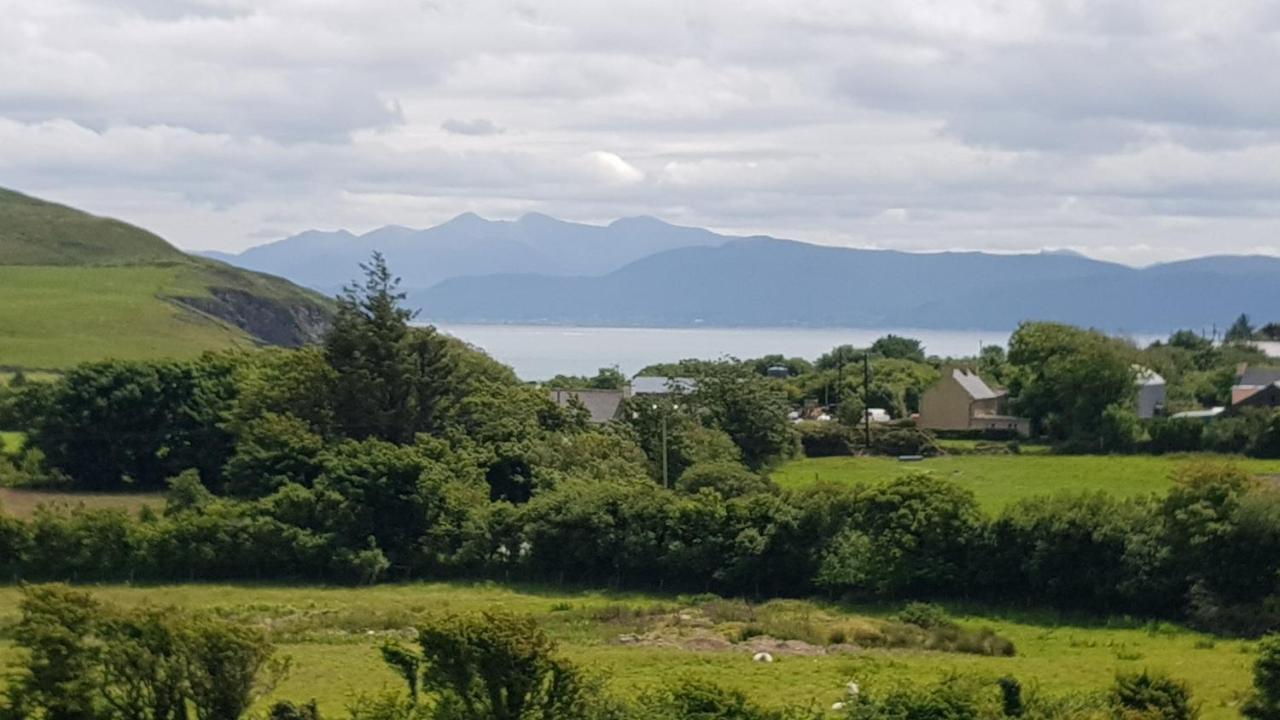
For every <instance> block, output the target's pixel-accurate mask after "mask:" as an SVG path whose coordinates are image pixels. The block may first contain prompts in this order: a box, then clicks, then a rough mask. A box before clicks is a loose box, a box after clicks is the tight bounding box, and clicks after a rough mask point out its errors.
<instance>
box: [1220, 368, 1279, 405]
mask: <svg viewBox="0 0 1280 720" xmlns="http://www.w3.org/2000/svg"><path fill="white" fill-rule="evenodd" d="M1277 407H1280V368H1260V367H1250V366H1249V365H1248V364H1242V365H1241V366H1240V367H1239V369H1238V370H1237V371H1236V384H1235V385H1234V386H1232V388H1231V410H1232V411H1238V410H1244V409H1247V408H1277Z"/></svg>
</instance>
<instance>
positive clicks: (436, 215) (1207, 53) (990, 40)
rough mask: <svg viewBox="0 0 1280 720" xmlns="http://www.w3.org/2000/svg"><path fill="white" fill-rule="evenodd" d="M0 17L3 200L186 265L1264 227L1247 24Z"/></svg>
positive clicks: (344, 7)
mask: <svg viewBox="0 0 1280 720" xmlns="http://www.w3.org/2000/svg"><path fill="white" fill-rule="evenodd" d="M0 1H2V0H0ZM5 7H6V22H4V23H0V177H2V178H4V182H5V183H6V184H12V185H15V186H17V187H18V188H19V189H26V190H30V191H35V192H39V191H45V192H48V193H50V194H53V195H55V196H58V197H65V198H68V199H74V200H76V201H78V202H83V203H85V204H86V205H87V206H88V207H89V209H91V210H94V211H97V212H102V213H111V214H122V215H124V216H125V217H127V218H128V219H131V220H134V221H137V222H142V223H143V224H152V225H154V226H155V228H156V229H157V230H161V231H164V232H166V234H169V235H170V236H171V237H172V238H173V239H174V240H175V241H177V242H179V243H182V244H185V245H187V246H200V247H225V248H232V247H242V246H244V245H245V244H248V243H250V242H255V241H257V240H259V239H260V238H258V237H255V236H254V234H253V231H252V230H246V229H245V228H271V229H272V230H273V231H275V230H277V229H279V230H280V231H281V234H284V233H285V232H286V231H287V232H292V231H293V230H300V229H303V228H304V227H307V226H323V227H342V226H351V227H352V228H353V229H361V228H363V229H368V228H369V227H372V226H376V225H382V224H387V223H400V224H406V225H416V226H420V225H425V224H429V223H430V222H432V221H438V220H442V219H445V218H447V217H450V216H452V215H455V214H457V212H459V211H461V210H463V209H467V210H475V211H477V212H482V213H486V212H487V213H494V214H498V215H499V216H510V215H512V214H519V213H520V212H524V211H528V210H537V211H543V212H548V213H551V214H557V215H562V216H566V217H569V218H571V219H582V220H593V221H601V220H609V219H613V218H615V217H618V216H624V215H641V214H651V215H658V216H661V217H664V218H668V219H672V220H677V221H680V222H686V223H690V224H699V225H707V226H711V227H715V228H719V229H724V230H728V231H734V230H739V229H740V230H743V231H749V232H769V233H773V234H778V235H784V236H787V235H789V236H792V237H799V238H802V239H804V238H809V239H816V240H821V241H822V242H831V243H850V244H862V245H872V246H877V247H902V248H909V249H942V248H947V247H964V248H983V247H986V248H991V249H1000V250H1010V249H1033V248H1037V247H1040V246H1044V245H1054V246H1061V247H1072V248H1076V249H1080V250H1084V251H1085V252H1090V251H1095V252H1097V253H1101V254H1106V255H1108V256H1111V257H1116V258H1122V259H1124V260H1125V261H1149V260H1151V259H1157V258H1160V257H1164V256H1174V255H1179V254H1186V252H1187V248H1199V249H1200V250H1201V251H1203V252H1210V251H1227V250H1232V249H1237V250H1243V249H1246V248H1256V247H1270V246H1273V245H1274V244H1275V243H1274V239H1273V238H1274V227H1275V224H1276V222H1277V220H1280V207H1277V203H1276V202H1274V201H1273V200H1272V198H1274V197H1276V196H1280V176H1277V174H1276V173H1275V172H1274V169H1273V168H1275V167H1278V166H1280V76H1276V74H1275V73H1270V72H1267V70H1269V69H1270V68H1271V67H1274V66H1275V65H1276V64H1277V60H1280V58H1277V54H1280V51H1277V48H1276V46H1275V44H1274V40H1273V36H1272V35H1271V34H1270V33H1274V32H1275V31H1276V29H1277V28H1280V9H1277V7H1275V6H1274V4H1273V3H1266V2H1264V1H1263V0H1223V2H1220V3H1214V4H1213V6H1212V7H1207V6H1205V5H1204V4H1203V3H1202V2H1191V1H1190V0H1187V1H1185V2H1184V1H1182V0H1133V2H1126V3H1114V2H1105V1H1104V0H1085V1H1084V2H1059V1H1058V0H1039V1H1031V2H1026V3H1016V4H1013V5H1009V6H1008V7H1005V8H1003V9H993V8H992V7H990V5H989V4H988V3H985V2H981V1H980V0H973V1H972V2H970V1H967V0H956V1H955V2H952V3H947V4H946V7H945V11H943V10H940V9H939V6H937V5H935V4H932V3H930V2H925V1H923V0H922V1H920V2H913V1H911V0H906V1H904V2H901V3H872V2H851V3H793V4H779V3H775V2H770V1H769V0H706V1H705V2H700V3H697V4H689V3H685V2H677V1H676V0H652V1H651V2H646V3H643V4H640V3H630V2H620V3H607V4H602V3H598V2H594V0H547V1H546V2H539V3H524V4H523V5H522V6H521V7H517V8H514V9H513V8H512V7H511V5H510V4H509V3H505V2H500V1H499V0H436V1H435V2H431V3H427V2H422V0H365V2H361V3H324V4H319V3H313V2H308V1H307V0H170V1H167V2H161V1H160V0H121V2H119V3H101V2H97V0H9V2H8V3H5ZM441 118H447V119H446V120H445V121H444V122H443V123H441ZM494 118H499V119H502V120H503V121H504V123H508V122H509V123H511V124H513V125H516V124H518V127H519V132H502V130H503V128H502V127H500V125H499V123H498V122H497V121H496V120H494ZM481 136H482V137H484V138H485V139H484V140H483V142H480V141H478V140H476V139H475V138H476V137H481ZM295 226H296V227H295ZM1135 238H1137V239H1140V240H1141V243H1135V242H1134V239H1135ZM1126 242H1128V244H1129V245H1130V246H1132V247H1130V248H1129V249H1125V248H1126V247H1127V246H1126Z"/></svg>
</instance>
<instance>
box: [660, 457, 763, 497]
mask: <svg viewBox="0 0 1280 720" xmlns="http://www.w3.org/2000/svg"><path fill="white" fill-rule="evenodd" d="M704 488H705V489H707V490H711V491H712V492H714V493H716V494H717V495H719V496H720V497H722V498H724V499H726V500H727V499H729V498H734V497H740V496H742V495H751V494H753V493H761V492H770V491H773V490H776V489H777V488H776V487H775V486H774V484H773V483H772V482H771V481H770V480H769V479H768V478H764V477H761V476H759V475H756V474H755V473H753V472H751V471H750V470H748V469H746V468H744V467H742V466H741V465H736V464H733V463H699V464H697V465H694V466H693V467H691V468H689V469H688V470H685V471H684V473H683V474H682V475H681V476H680V479H679V480H677V481H676V489H677V490H679V491H680V492H683V493H688V494H690V495H696V494H698V492H700V491H701V490H703V489H704Z"/></svg>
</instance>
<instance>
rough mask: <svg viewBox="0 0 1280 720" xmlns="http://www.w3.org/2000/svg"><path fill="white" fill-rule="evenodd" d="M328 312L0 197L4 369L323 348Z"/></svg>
mask: <svg viewBox="0 0 1280 720" xmlns="http://www.w3.org/2000/svg"><path fill="white" fill-rule="evenodd" d="M330 313H331V305H330V303H329V301H328V300H326V299H325V298H323V297H321V296H319V295H317V294H315V293H313V292H311V291H309V290H304V289H302V288H300V287H298V286H296V285H294V284H292V283H290V282H288V281H286V280H283V279H281V278H277V277H273V276H269V275H262V274H259V273H253V272H249V271H246V270H241V269H238V268H233V267H230V266H228V265H224V264H222V263H219V262H216V261H213V260H206V259H203V258H196V257H192V256H189V255H186V254H185V253H183V252H181V251H180V250H178V249H177V248H175V247H173V246H172V245H170V244H168V243H167V242H165V241H164V240H163V239H161V238H160V237H158V236H156V235H154V234H152V233H150V232H147V231H145V230H142V229H140V228H136V227H133V226H132V225H128V224H126V223H122V222H120V221H117V220H111V219H107V218H99V217H95V216H93V215H89V214H87V213H83V212H80V211H78V210H75V209H72V208H68V207H65V206H62V205H57V204H54V203H48V202H44V201H42V200H37V199H35V198H31V197H28V196H25V195H22V194H20V193H15V192H12V191H8V190H3V189H0V368H3V367H25V368H64V367H68V366H70V365H74V364H76V363H78V362H83V361H85V360H93V359H100V358H119V359H149V358H162V357H190V356H193V355H196V354H199V353H201V352H203V351H206V350H214V349H220V348H226V347H237V346H240V347H251V346H254V345H262V344H277V345H298V344H302V343H306V342H311V341H314V340H316V339H318V338H319V336H320V334H321V333H322V332H323V329H324V328H325V327H326V325H327V322H328V318H329V316H330Z"/></svg>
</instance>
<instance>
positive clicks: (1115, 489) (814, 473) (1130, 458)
mask: <svg viewBox="0 0 1280 720" xmlns="http://www.w3.org/2000/svg"><path fill="white" fill-rule="evenodd" d="M1224 459H1225V460H1228V461H1230V462H1233V463H1236V464H1238V465H1239V466H1240V467H1242V468H1244V469H1245V470H1247V471H1249V472H1251V473H1254V474H1256V475H1263V476H1265V475H1280V460H1255V459H1250V458H1243V457H1239V458H1237V457H1229V456H1227V457H1224V456H1197V455H1160V456H1154V455H1047V454H1022V455H945V456H942V457H935V458H928V459H925V460H923V461H920V462H900V461H898V460H897V459H895V458H886V457H825V458H804V459H800V460H793V461H791V462H787V463H784V464H783V465H782V466H780V467H779V468H777V469H775V470H774V471H773V473H772V477H773V479H774V481H775V482H777V483H778V484H779V485H781V486H782V487H786V488H798V487H804V486H807V485H811V484H814V483H818V482H835V483H868V484H875V483H882V482H887V481H889V480H893V479H895V478H898V477H901V476H902V475H905V474H907V473H910V472H921V471H923V472H929V473H932V474H934V475H936V476H937V477H940V478H945V479H947V480H951V481H954V482H956V483H959V484H960V485H962V486H964V487H966V488H968V489H970V490H972V491H973V493H974V494H975V495H976V496H977V498H978V501H979V503H981V504H982V506H983V507H984V508H986V509H987V510H989V511H999V510H1000V509H1001V508H1003V507H1005V506H1007V505H1009V504H1011V503H1014V502H1017V501H1018V500H1021V499H1023V498H1028V497H1034V496H1037V495H1048V494H1053V493H1057V492H1061V491H1070V492H1081V491H1097V490H1102V491H1106V492H1109V493H1113V494H1115V495H1119V496H1122V497H1132V496H1137V495H1147V494H1152V493H1157V494H1159V493H1163V492H1164V491H1166V490H1167V489H1168V488H1169V485H1170V483H1171V480H1170V477H1171V475H1172V473H1173V472H1174V471H1175V470H1176V469H1177V468H1178V467H1179V466H1180V465H1184V464H1186V463H1189V462H1197V461H1206V460H1207V461H1215V462H1221V461H1223V460H1224Z"/></svg>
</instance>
